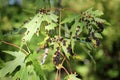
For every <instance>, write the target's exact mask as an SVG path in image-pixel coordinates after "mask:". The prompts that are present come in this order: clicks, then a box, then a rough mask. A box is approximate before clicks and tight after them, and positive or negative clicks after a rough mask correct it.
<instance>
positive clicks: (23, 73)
mask: <svg viewBox="0 0 120 80" xmlns="http://www.w3.org/2000/svg"><path fill="white" fill-rule="evenodd" d="M17 78H19V79H20V80H28V71H27V67H26V66H25V64H24V65H22V66H21V68H20V70H19V71H17V73H16V74H15V76H14V77H13V80H16V79H17Z"/></svg>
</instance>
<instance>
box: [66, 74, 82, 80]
mask: <svg viewBox="0 0 120 80" xmlns="http://www.w3.org/2000/svg"><path fill="white" fill-rule="evenodd" d="M76 76H77V75H76V74H70V75H68V76H67V77H65V80H81V79H79V78H77V77H76Z"/></svg>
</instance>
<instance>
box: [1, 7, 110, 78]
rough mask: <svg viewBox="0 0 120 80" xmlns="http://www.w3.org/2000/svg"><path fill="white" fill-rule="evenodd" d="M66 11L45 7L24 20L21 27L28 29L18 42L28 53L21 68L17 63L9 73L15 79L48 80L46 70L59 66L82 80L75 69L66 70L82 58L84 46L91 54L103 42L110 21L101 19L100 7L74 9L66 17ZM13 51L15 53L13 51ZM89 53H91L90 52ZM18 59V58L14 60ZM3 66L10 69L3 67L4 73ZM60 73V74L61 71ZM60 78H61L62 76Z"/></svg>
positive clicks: (73, 76)
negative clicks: (106, 25)
mask: <svg viewBox="0 0 120 80" xmlns="http://www.w3.org/2000/svg"><path fill="white" fill-rule="evenodd" d="M56 11H57V12H56ZM68 11H69V10H68ZM64 12H67V11H66V9H64V8H63V9H62V8H60V9H58V8H55V9H50V8H43V9H40V10H39V12H38V13H36V15H35V16H34V17H33V18H32V19H31V20H28V21H26V22H25V23H24V25H23V26H22V28H25V29H26V31H25V32H24V31H23V32H24V35H23V36H22V38H21V39H20V42H19V45H21V46H20V47H19V52H21V49H22V51H23V52H21V53H25V54H26V56H25V58H24V62H23V65H22V66H21V67H19V66H20V64H15V66H14V67H13V68H14V70H12V71H10V70H8V71H7V72H6V74H7V73H8V74H7V75H6V76H9V75H10V76H12V77H13V79H17V78H18V79H19V78H20V79H22V80H27V79H31V80H39V79H40V80H46V78H47V77H48V76H47V75H46V73H49V72H51V71H54V70H55V67H56V69H57V71H58V72H59V71H60V70H61V69H63V70H64V72H65V73H67V75H68V77H67V78H66V79H73V80H79V78H77V76H76V75H75V74H70V73H72V71H70V72H69V70H68V71H67V67H68V65H71V68H72V64H71V63H72V60H75V61H81V60H82V59H81V56H82V54H79V53H81V52H79V51H80V50H82V49H84V52H83V53H84V54H85V53H88V52H89V51H90V53H91V52H92V51H94V49H95V48H96V47H98V46H99V45H100V39H102V36H101V32H102V31H103V29H104V25H103V24H108V23H107V22H106V21H105V20H103V19H101V18H100V16H101V15H102V14H103V13H102V12H100V11H98V10H96V11H94V10H93V9H89V10H87V11H84V12H82V13H73V12H72V13H71V14H68V16H65V17H64V16H63V15H66V13H64ZM13 32H14V31H13ZM23 32H22V33H23ZM10 35H11V34H10ZM36 35H37V36H36ZM33 42H34V43H33ZM37 44H38V45H39V46H40V47H39V48H38V49H37V50H36V47H35V48H34V46H37ZM31 45H32V48H31ZM76 47H77V49H79V50H77V49H76ZM8 52H9V51H8ZM10 52H11V51H10ZM17 52H18V51H17ZM12 53H15V52H14V51H12ZM88 54H89V53H88ZM89 55H90V56H91V54H89ZM13 56H14V55H13ZM79 57H80V58H79ZM16 59H17V57H16V58H15V59H14V60H16ZM51 59H52V61H51ZM14 60H12V61H14ZM20 60H21V59H20ZM83 60H85V59H83ZM21 61H22V60H21ZM9 62H10V61H8V62H6V63H5V64H7V63H9ZM73 62H74V61H73ZM65 63H67V66H66V65H65ZM47 66H50V67H47ZM7 67H10V66H7ZM16 67H18V70H16ZM51 67H52V68H51ZM50 68H51V69H50ZM3 69H7V68H6V67H4V68H2V69H1V73H2V72H3V71H2V70H3ZM68 69H69V68H68ZM13 71H14V72H13ZM73 71H74V70H73ZM44 72H46V73H44ZM56 73H57V72H56ZM57 74H58V75H60V73H57ZM109 74H110V73H109ZM23 75H26V76H23ZM67 75H65V76H67ZM4 76H5V75H4ZM4 76H2V77H4ZM57 77H58V78H59V76H57Z"/></svg>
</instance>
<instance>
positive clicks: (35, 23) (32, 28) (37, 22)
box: [22, 12, 58, 42]
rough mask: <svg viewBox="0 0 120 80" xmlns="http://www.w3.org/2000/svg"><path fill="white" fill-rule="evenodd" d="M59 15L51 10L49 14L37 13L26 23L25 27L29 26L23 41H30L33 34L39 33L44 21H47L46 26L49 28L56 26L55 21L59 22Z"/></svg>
mask: <svg viewBox="0 0 120 80" xmlns="http://www.w3.org/2000/svg"><path fill="white" fill-rule="evenodd" d="M57 18H58V17H57V16H56V15H55V14H53V13H52V12H50V13H49V14H48V15H46V14H40V13H38V14H36V15H35V17H34V18H33V19H32V20H31V21H30V22H29V23H26V24H25V25H24V26H23V27H25V28H27V30H26V32H25V33H24V36H23V38H22V40H23V41H25V42H27V41H30V40H31V38H32V36H33V35H34V34H35V33H39V30H40V27H41V24H42V22H43V21H45V22H47V23H48V24H50V25H48V26H46V29H47V30H50V29H54V27H56V24H55V23H54V22H57V21H58V20H57Z"/></svg>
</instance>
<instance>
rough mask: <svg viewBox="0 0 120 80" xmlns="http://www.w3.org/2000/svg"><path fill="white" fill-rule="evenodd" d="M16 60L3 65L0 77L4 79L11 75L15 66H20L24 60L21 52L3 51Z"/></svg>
mask: <svg viewBox="0 0 120 80" xmlns="http://www.w3.org/2000/svg"><path fill="white" fill-rule="evenodd" d="M4 52H5V53H8V54H10V55H12V56H15V57H16V58H15V59H14V60H12V61H8V62H6V63H5V66H4V67H3V68H2V69H1V70H0V77H4V76H5V75H6V74H8V73H9V74H11V73H12V72H13V71H14V70H15V69H16V67H17V66H22V65H23V63H24V59H25V56H26V55H25V54H24V53H22V52H20V51H19V52H13V51H4Z"/></svg>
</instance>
